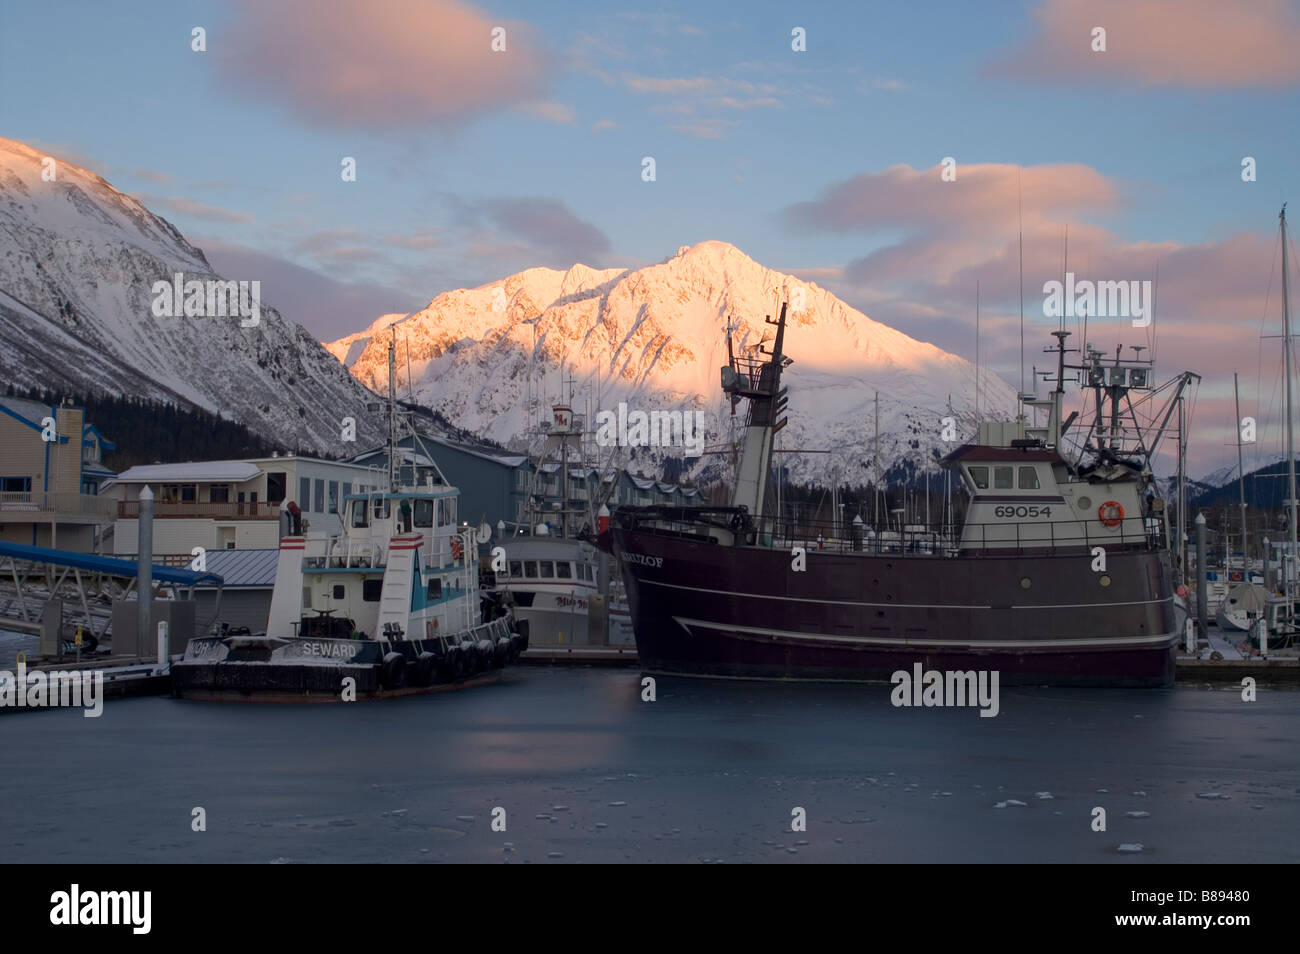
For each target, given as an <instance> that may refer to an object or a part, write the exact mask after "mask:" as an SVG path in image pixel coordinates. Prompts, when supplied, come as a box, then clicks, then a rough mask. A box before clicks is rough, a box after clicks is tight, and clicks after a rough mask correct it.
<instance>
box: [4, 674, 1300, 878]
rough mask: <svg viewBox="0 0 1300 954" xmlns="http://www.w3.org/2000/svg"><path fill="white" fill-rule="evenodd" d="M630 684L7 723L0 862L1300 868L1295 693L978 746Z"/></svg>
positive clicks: (1072, 693)
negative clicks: (1130, 849)
mask: <svg viewBox="0 0 1300 954" xmlns="http://www.w3.org/2000/svg"><path fill="white" fill-rule="evenodd" d="M640 680H641V675H640V674H639V673H637V672H635V671H632V670H603V669H546V668H534V667H520V668H517V669H513V670H511V671H509V672H508V674H507V675H506V677H505V679H504V681H503V682H501V683H500V684H497V685H493V686H486V687H480V688H476V689H472V690H466V691H461V692H450V693H442V694H439V695H436V696H425V697H416V698H410V699H403V700H395V701H391V702H381V703H357V704H355V705H348V706H344V705H337V706H306V707H299V706H252V705H221V704H214V703H195V702H185V701H181V700H175V699H171V698H165V697H157V698H145V699H131V700H118V701H111V702H109V703H107V704H106V706H105V710H104V714H103V716H102V717H101V718H99V719H86V718H83V716H82V714H81V711H80V710H57V711H42V712H28V713H23V714H12V715H4V716H0V745H2V746H3V752H4V753H5V771H4V772H3V773H0V806H3V808H2V809H0V811H2V812H3V819H4V825H3V829H0V862H21V861H63V862H86V861H90V862H104V861H132V862H151V861H167V862H172V861H193V862H235V861H249V862H274V861H281V862H321V861H331V862H338V861H400V862H406V861H470V862H509V863H529V862H532V863H555V862H560V863H567V862H584V861H585V862H608V861H614V862H624V861H626V862H666V861H690V862H695V861H709V862H713V861H723V862H755V861H760V862H761V861H776V862H800V861H854V862H897V861H915V862H936V861H984V860H987V861H998V862H1097V863H1109V864H1141V863H1143V862H1155V861H1159V862H1295V861H1298V860H1300V745H1298V744H1297V741H1296V735H1297V728H1298V727H1300V693H1298V692H1286V691H1277V692H1268V691H1263V692H1261V693H1260V695H1259V699H1258V701H1256V702H1253V703H1245V702H1243V701H1242V700H1241V696H1240V692H1235V691H1224V690H1218V691H1216V690H1209V689H1192V688H1178V689H1174V690H1168V691H1136V690H1132V691H1130V690H1067V689H1026V688H1007V689H1003V691H1002V698H1001V713H1000V715H999V716H998V717H997V718H992V719H988V718H980V717H979V715H978V711H977V710H975V709H908V708H894V707H893V706H891V704H890V701H889V692H890V687H889V686H886V685H876V686H816V685H780V684H766V683H742V682H715V681H704V680H687V679H680V680H679V679H666V678H660V679H659V680H658V685H657V696H658V698H657V700H656V701H655V702H643V701H641V682H640ZM1210 794H1216V795H1218V796H1220V797H1216V798H1203V797H1198V796H1199V795H1210ZM1222 796H1226V797H1222ZM1015 801H1019V802H1023V803H1024V804H1023V806H1021V805H1016V804H1014V802H1015ZM999 803H1004V804H1005V807H1001V808H999V807H996V806H997V805H998V804H999ZM196 806H201V807H202V808H203V809H205V811H206V819H207V830H206V831H204V832H194V831H192V830H191V817H192V811H193V809H194V808H195V807H196ZM497 807H499V808H503V809H504V810H505V822H506V829H507V830H506V831H505V832H496V831H493V830H492V828H491V822H492V810H493V809H494V808H497ZM1094 807H1102V808H1104V809H1105V810H1106V812H1107V831H1105V832H1094V831H1092V830H1091V822H1092V811H1093V809H1094ZM796 808H802V809H803V810H804V812H805V813H806V817H807V830H806V831H803V832H795V831H792V830H791V821H792V818H793V817H794V814H793V812H794V809H796ZM1129 812H1145V813H1147V814H1146V815H1145V816H1141V817H1133V816H1129V815H1128V814H1127V813H1129ZM1131 843H1140V844H1141V845H1142V846H1143V850H1142V851H1141V853H1138V854H1120V853H1119V852H1118V850H1117V849H1118V846H1119V845H1121V844H1131Z"/></svg>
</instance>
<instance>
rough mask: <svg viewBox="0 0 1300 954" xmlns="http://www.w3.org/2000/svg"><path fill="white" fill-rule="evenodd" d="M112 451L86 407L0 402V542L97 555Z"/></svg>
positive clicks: (107, 515) (106, 516) (109, 517)
mask: <svg viewBox="0 0 1300 954" xmlns="http://www.w3.org/2000/svg"><path fill="white" fill-rule="evenodd" d="M114 448H115V445H114V444H113V442H112V441H110V440H108V439H107V438H106V437H104V435H103V434H101V433H100V432H99V429H98V428H96V427H95V425H94V424H91V423H89V422H87V421H86V411H85V408H82V407H77V406H75V405H72V404H70V403H66V402H65V403H63V404H55V405H50V404H45V403H43V402H41V401H34V400H29V399H26V398H13V397H4V398H0V542H6V543H20V544H26V545H28V546H40V547H52V548H58V549H64V550H78V551H81V552H83V553H90V552H93V551H95V550H96V549H97V548H98V546H99V545H100V542H101V536H102V534H103V533H104V531H106V530H107V529H108V528H109V527H111V525H112V523H113V519H114V516H115V512H116V511H115V506H116V505H115V504H114V503H113V502H112V501H111V500H106V499H104V498H102V497H101V496H100V490H101V488H102V487H103V485H104V484H105V482H106V481H108V480H110V479H112V477H113V472H112V471H111V470H109V469H108V468H107V467H105V466H104V463H103V455H104V452H105V451H111V450H113V449H114Z"/></svg>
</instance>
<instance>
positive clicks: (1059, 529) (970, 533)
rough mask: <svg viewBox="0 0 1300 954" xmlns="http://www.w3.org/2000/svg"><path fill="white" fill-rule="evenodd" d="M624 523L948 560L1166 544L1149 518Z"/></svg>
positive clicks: (705, 513) (625, 514) (622, 513)
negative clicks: (940, 523)
mask: <svg viewBox="0 0 1300 954" xmlns="http://www.w3.org/2000/svg"><path fill="white" fill-rule="evenodd" d="M617 517H618V520H619V522H620V523H621V524H622V525H623V526H625V527H628V528H629V529H634V528H635V527H638V526H639V527H646V526H653V527H654V529H655V531H656V532H659V533H670V534H674V535H681V536H684V537H701V536H713V535H714V534H713V533H712V532H710V531H729V532H728V533H726V535H725V536H723V535H722V534H719V535H718V539H719V540H722V539H726V540H730V539H732V537H731V534H736V535H737V537H738V539H739V540H740V542H742V543H744V544H748V545H758V546H765V547H771V548H773V549H783V550H790V551H793V549H794V548H795V547H802V548H803V549H804V550H805V552H812V551H819V552H831V553H843V554H866V555H882V554H888V555H895V556H908V557H935V558H944V557H956V556H971V555H989V556H1011V555H1024V554H1033V555H1036V554H1043V555H1050V554H1064V553H1090V552H1091V551H1092V550H1093V549H1094V548H1096V547H1102V548H1103V549H1105V550H1106V551H1107V552H1110V551H1112V550H1152V549H1157V548H1158V547H1160V546H1161V545H1162V539H1161V533H1160V531H1159V529H1158V528H1157V527H1155V526H1153V524H1152V521H1150V520H1148V519H1146V518H1144V517H1142V516H1134V517H1124V518H1123V519H1121V520H1119V521H1118V522H1117V523H1115V524H1114V525H1111V526H1106V525H1104V524H1102V523H1100V522H1098V521H1096V520H1091V521H1090V520H1056V521H1050V520H1028V521H1006V520H998V521H994V522H990V523H971V522H964V523H959V524H957V525H956V526H949V527H947V528H938V527H926V526H924V525H917V524H909V525H906V526H905V527H904V528H903V529H902V530H899V529H896V528H890V527H887V526H882V527H880V528H875V527H873V526H871V525H870V524H866V523H845V522H839V523H833V522H830V521H815V520H790V519H786V520H777V519H776V518H773V517H763V518H761V519H758V520H753V519H750V518H749V515H748V514H746V513H743V512H741V511H738V510H736V509H735V508H731V507H718V508H673V507H647V508H639V509H638V508H632V509H620V510H619V511H618V514H617Z"/></svg>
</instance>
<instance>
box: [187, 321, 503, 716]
mask: <svg viewBox="0 0 1300 954" xmlns="http://www.w3.org/2000/svg"><path fill="white" fill-rule="evenodd" d="M388 360H389V400H388V414H389V442H388V448H389V453H388V460H389V465H388V484H387V489H386V490H384V491H380V492H374V493H364V494H361V493H359V494H350V495H348V496H347V497H345V498H344V502H343V513H342V515H341V516H342V523H343V530H342V532H341V533H339V534H335V535H327V534H324V533H320V534H313V533H307V534H303V533H301V532H300V531H301V528H300V527H297V526H294V525H293V524H294V523H295V522H296V518H293V517H290V518H288V521H287V522H288V523H290V526H288V527H286V528H284V529H283V530H282V533H284V535H283V537H282V539H281V540H280V556H279V563H278V565H277V567H276V575H275V589H274V591H273V594H272V597H271V610H270V615H269V618H268V619H267V625H266V632H264V633H257V634H252V633H247V632H233V631H225V632H223V633H221V634H219V635H215V636H209V637H203V638H198V639H192V640H190V642H189V645H188V646H187V647H186V650H185V657H184V659H183V660H181V661H180V662H178V663H176V664H175V665H173V666H172V684H173V691H174V692H175V693H176V694H177V695H179V696H182V697H185V698H196V699H235V700H250V701H286V702H288V701H292V702H300V701H322V702H330V701H350V700H351V699H366V698H384V697H387V696H394V695H406V694H412V693H424V692H433V691H438V690H440V689H448V688H455V687H458V686H464V685H469V684H475V683H479V682H485V681H489V680H491V679H493V678H495V677H496V676H498V675H499V674H500V671H501V670H502V669H503V668H504V667H505V666H506V665H507V664H508V663H510V662H513V661H514V660H515V659H516V658H517V657H518V656H519V654H520V653H521V652H522V651H523V650H524V649H526V648H527V646H528V627H527V624H526V623H523V622H520V621H516V620H514V619H513V618H512V617H511V615H510V614H509V612H508V609H507V608H505V607H503V606H501V605H499V604H498V603H496V602H495V601H493V600H492V599H490V598H486V599H485V598H484V594H483V592H482V591H481V590H480V588H479V574H478V564H477V559H476V554H477V550H478V546H477V544H478V543H479V542H482V541H481V540H480V534H481V531H476V530H474V529H469V530H461V529H459V527H458V524H457V517H456V501H457V498H458V496H459V491H458V490H457V489H456V488H455V487H452V486H449V485H448V484H447V482H446V480H445V479H444V478H443V476H442V473H441V472H440V471H438V468H437V465H436V464H433V465H432V466H424V467H416V465H415V462H414V461H413V462H412V464H411V467H410V470H411V475H412V477H411V479H410V480H409V481H408V482H406V483H402V482H400V481H399V477H400V476H401V474H402V468H401V467H400V466H399V462H398V457H397V453H398V451H397V439H396V437H397V433H396V432H397V422H398V416H399V415H398V411H397V408H396V399H395V395H394V393H393V387H394V385H393V382H394V380H395V377H394V373H393V361H394V353H393V345H392V344H391V343H390V344H389V350H388ZM417 441H418V438H417ZM424 459H426V460H431V459H430V458H428V457H427V454H426V457H425V458H424ZM290 512H292V508H291V510H290ZM285 531H287V532H285ZM349 680H351V681H349Z"/></svg>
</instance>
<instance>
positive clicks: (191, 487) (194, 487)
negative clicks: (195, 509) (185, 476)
mask: <svg viewBox="0 0 1300 954" xmlns="http://www.w3.org/2000/svg"><path fill="white" fill-rule="evenodd" d="M198 499H199V486H198V484H181V503H194V501H196V500H198Z"/></svg>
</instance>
